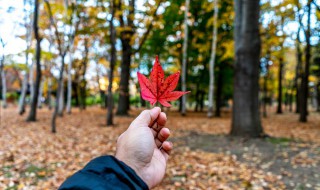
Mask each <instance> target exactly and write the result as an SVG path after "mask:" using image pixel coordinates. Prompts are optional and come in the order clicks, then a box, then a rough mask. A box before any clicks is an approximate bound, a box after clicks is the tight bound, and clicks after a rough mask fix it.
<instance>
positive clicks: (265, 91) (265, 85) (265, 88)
mask: <svg viewBox="0 0 320 190" xmlns="http://www.w3.org/2000/svg"><path fill="white" fill-rule="evenodd" d="M268 62H269V59H268V60H267V63H266V72H267V73H266V75H265V76H264V79H263V108H262V109H263V114H262V115H263V117H264V118H266V117H267V114H268V112H267V104H268V102H267V99H268V78H269V63H268Z"/></svg>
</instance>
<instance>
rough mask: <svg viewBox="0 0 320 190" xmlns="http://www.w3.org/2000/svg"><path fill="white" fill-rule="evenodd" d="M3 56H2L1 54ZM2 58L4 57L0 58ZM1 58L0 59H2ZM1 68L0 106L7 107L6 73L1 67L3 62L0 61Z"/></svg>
mask: <svg viewBox="0 0 320 190" xmlns="http://www.w3.org/2000/svg"><path fill="white" fill-rule="evenodd" d="M3 57H4V56H3ZM2 60H4V58H3V59H2ZM2 60H1V61H2ZM1 67H2V69H1V72H0V73H1V82H2V107H3V108H7V97H6V94H7V81H6V73H5V71H4V69H3V63H2V66H1Z"/></svg>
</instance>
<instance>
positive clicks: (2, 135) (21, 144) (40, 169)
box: [0, 107, 320, 190]
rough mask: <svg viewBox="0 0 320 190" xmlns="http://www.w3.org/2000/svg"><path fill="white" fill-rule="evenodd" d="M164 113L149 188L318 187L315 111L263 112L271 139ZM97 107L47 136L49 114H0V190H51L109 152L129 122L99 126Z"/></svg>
mask: <svg viewBox="0 0 320 190" xmlns="http://www.w3.org/2000/svg"><path fill="white" fill-rule="evenodd" d="M166 112H167V116H168V123H167V126H168V127H169V128H170V129H171V132H172V138H171V140H172V141H173V142H174V151H173V152H172V156H171V157H170V160H169V166H168V169H167V174H166V178H165V180H164V181H163V183H162V184H161V185H160V186H159V187H157V189H316V190H319V189H320V167H319V165H320V138H319V136H320V114H314V113H311V114H310V117H309V120H310V121H309V122H308V123H306V124H300V123H299V122H297V120H298V116H297V115H295V114H289V113H288V114H283V115H274V114H270V116H269V117H268V118H267V119H264V120H263V126H264V129H265V131H266V132H267V134H268V135H270V136H272V137H276V138H267V139H242V138H234V137H229V136H226V135H225V134H227V133H228V131H229V130H230V117H229V114H228V113H225V114H224V116H223V117H222V118H213V119H207V118H206V114H205V113H188V115H187V117H182V116H180V115H179V114H178V113H176V112H169V111H166ZM105 113H106V111H105V110H102V109H100V108H88V109H87V110H86V111H82V112H79V111H78V110H77V109H74V110H73V113H72V115H65V116H64V117H63V118H58V133H57V134H52V133H51V132H50V125H49V123H50V119H51V111H48V110H47V109H46V108H44V109H41V110H39V112H38V121H37V122H34V123H27V122H25V116H19V115H18V114H17V110H16V108H15V107H10V108H8V109H7V110H3V109H1V120H0V122H1V123H0V125H1V126H0V163H1V164H0V189H7V188H8V189H56V188H57V187H58V186H59V185H60V184H61V183H62V181H63V180H64V179H66V178H67V177H68V176H70V175H72V174H73V173H74V172H75V171H77V170H79V169H80V168H82V167H83V166H84V165H85V164H86V163H87V162H88V161H89V160H91V159H92V158H94V157H97V156H100V155H104V154H114V152H115V143H116V139H117V137H118V135H119V134H121V133H122V132H123V131H124V130H125V129H126V128H127V126H128V124H129V123H130V122H131V121H132V120H133V118H134V116H136V115H137V114H138V113H139V110H132V111H131V115H132V116H131V117H116V118H115V123H116V126H114V127H110V128H108V127H104V123H105Z"/></svg>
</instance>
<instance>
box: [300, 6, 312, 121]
mask: <svg viewBox="0 0 320 190" xmlns="http://www.w3.org/2000/svg"><path fill="white" fill-rule="evenodd" d="M311 2H312V1H311V0H309V1H308V5H307V7H308V17H307V18H308V19H307V30H306V31H305V37H306V49H305V68H304V72H303V75H302V82H301V95H300V117H299V121H300V122H307V115H308V96H309V86H308V84H309V72H310V71H309V69H310V58H311V45H310V36H311V28H310V27H311V26H310V25H311Z"/></svg>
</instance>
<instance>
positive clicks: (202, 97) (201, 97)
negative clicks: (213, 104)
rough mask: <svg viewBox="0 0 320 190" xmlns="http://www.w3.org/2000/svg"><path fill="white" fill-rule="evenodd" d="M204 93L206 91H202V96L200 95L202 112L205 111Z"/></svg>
mask: <svg viewBox="0 0 320 190" xmlns="http://www.w3.org/2000/svg"><path fill="white" fill-rule="evenodd" d="M204 95H205V92H204V91H201V96H200V112H203V108H204V105H203V102H204Z"/></svg>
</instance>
